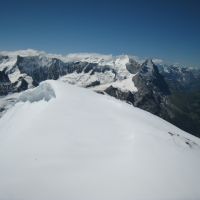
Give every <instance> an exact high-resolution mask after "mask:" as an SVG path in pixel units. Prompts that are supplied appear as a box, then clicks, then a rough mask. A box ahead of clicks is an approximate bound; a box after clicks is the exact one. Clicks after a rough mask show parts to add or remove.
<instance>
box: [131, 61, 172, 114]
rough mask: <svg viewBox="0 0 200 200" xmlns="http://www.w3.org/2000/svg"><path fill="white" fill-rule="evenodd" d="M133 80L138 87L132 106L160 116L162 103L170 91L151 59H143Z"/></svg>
mask: <svg viewBox="0 0 200 200" xmlns="http://www.w3.org/2000/svg"><path fill="white" fill-rule="evenodd" d="M133 81H134V83H135V86H136V87H137V88H138V92H137V93H135V95H134V99H135V101H134V106H137V107H139V108H142V109H144V110H146V111H149V112H151V113H153V114H156V115H159V116H161V112H162V111H161V110H162V105H163V104H164V102H165V101H166V97H167V96H168V95H169V94H170V91H169V88H168V85H167V83H166V82H165V80H164V77H163V76H162V75H161V74H160V73H159V71H158V68H157V66H156V65H155V64H154V63H153V62H152V61H151V60H147V61H145V63H144V64H143V65H142V66H141V68H140V70H139V72H138V74H136V75H135V76H134V77H133Z"/></svg>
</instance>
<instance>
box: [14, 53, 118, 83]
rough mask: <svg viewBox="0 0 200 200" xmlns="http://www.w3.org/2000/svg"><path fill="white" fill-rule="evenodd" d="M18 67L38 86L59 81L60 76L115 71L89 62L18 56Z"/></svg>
mask: <svg viewBox="0 0 200 200" xmlns="http://www.w3.org/2000/svg"><path fill="white" fill-rule="evenodd" d="M16 67H18V68H19V70H20V72H21V73H25V74H27V75H28V76H30V77H32V79H33V85H34V86H37V85H38V84H39V83H40V82H42V81H44V80H47V79H54V80H57V79H58V78H59V77H60V76H64V75H66V74H71V73H74V72H76V73H78V74H79V73H82V72H84V73H90V75H93V74H94V73H95V72H97V73H100V72H102V73H104V72H105V71H112V72H113V73H114V74H115V71H114V70H113V69H111V68H110V67H109V66H99V65H98V64H97V63H88V62H67V63H64V62H63V61H61V60H59V59H57V58H53V59H52V60H50V61H49V60H45V58H40V57H39V56H29V57H21V56H18V58H17V62H16Z"/></svg>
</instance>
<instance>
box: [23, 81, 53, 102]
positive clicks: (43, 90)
mask: <svg viewBox="0 0 200 200" xmlns="http://www.w3.org/2000/svg"><path fill="white" fill-rule="evenodd" d="M55 97H56V95H55V92H54V90H53V88H52V87H51V85H50V84H49V83H48V82H43V83H41V84H40V85H39V86H38V87H36V88H34V89H30V90H27V91H25V92H23V93H22V94H21V95H20V96H19V101H23V102H26V101H29V102H37V101H41V100H45V101H49V100H50V99H52V98H55Z"/></svg>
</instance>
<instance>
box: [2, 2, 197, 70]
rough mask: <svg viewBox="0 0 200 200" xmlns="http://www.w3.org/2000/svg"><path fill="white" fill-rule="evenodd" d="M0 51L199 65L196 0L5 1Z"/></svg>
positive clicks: (3, 4)
mask: <svg viewBox="0 0 200 200" xmlns="http://www.w3.org/2000/svg"><path fill="white" fill-rule="evenodd" d="M0 7H1V10H0V50H19V49H28V48H31V49H37V50H44V51H47V52H49V53H61V54H68V53H77V52H96V53H103V54H113V55H120V54H130V55H136V56H139V57H143V58H146V57H156V58H161V59H163V60H165V61H168V62H173V63H174V62H177V63H180V64H184V65H187V66H195V67H198V66H199V67H200V12H199V9H200V1H198V0H132V1H131V0H115V1H114V0H107V1H106V0H82V1H81V0H69V1H68V0H65V1H64V0H49V1H48V0H6V1H1V4H0Z"/></svg>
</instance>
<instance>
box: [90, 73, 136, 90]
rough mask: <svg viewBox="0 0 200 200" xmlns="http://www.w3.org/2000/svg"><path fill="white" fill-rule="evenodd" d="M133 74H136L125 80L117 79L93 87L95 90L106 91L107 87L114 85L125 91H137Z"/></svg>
mask: <svg viewBox="0 0 200 200" xmlns="http://www.w3.org/2000/svg"><path fill="white" fill-rule="evenodd" d="M133 76H135V75H132V76H130V77H129V78H126V79H123V80H117V81H115V82H112V83H106V84H102V85H98V86H95V87H93V88H92V89H93V90H95V91H104V90H105V89H106V88H108V87H110V86H113V87H114V88H118V89H119V90H121V91H123V92H137V91H138V89H137V87H136V86H135V84H134V82H133V81H132V79H133Z"/></svg>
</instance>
